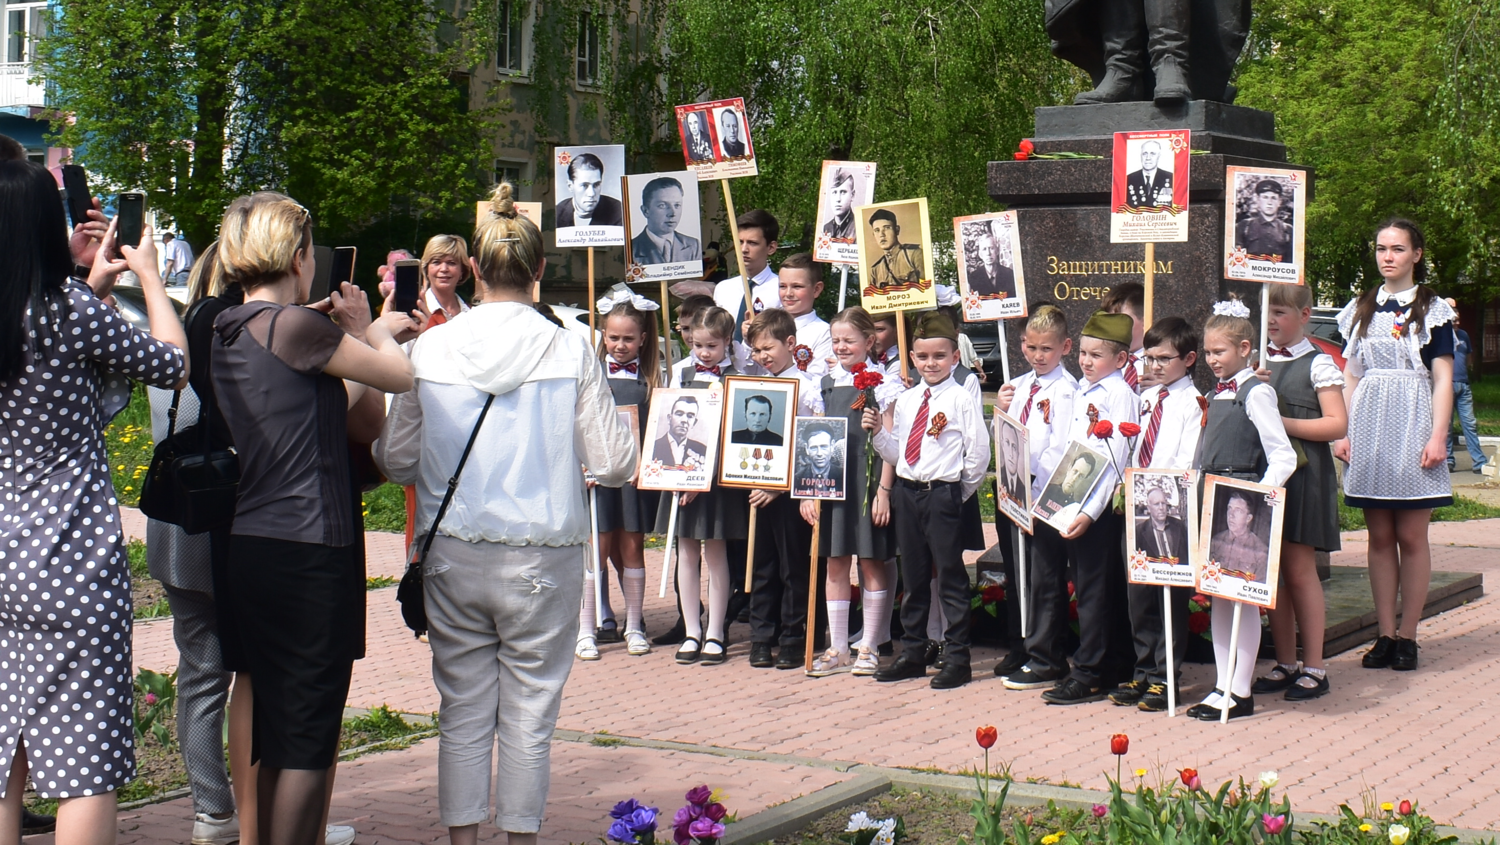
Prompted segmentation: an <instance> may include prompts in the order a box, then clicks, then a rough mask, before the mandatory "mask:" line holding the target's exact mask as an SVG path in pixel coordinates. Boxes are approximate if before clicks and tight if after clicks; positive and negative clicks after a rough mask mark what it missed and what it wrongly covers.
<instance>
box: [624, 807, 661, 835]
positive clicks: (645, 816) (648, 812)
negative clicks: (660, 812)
mask: <svg viewBox="0 0 1500 845" xmlns="http://www.w3.org/2000/svg"><path fill="white" fill-rule="evenodd" d="M620 821H621V822H623V823H624V824H625V826H626V827H629V828H630V829H631V830H632V831H634V832H635V833H655V832H656V808H655V807H640V808H638V809H637V810H636V811H635V812H633V813H631V814H630V815H628V816H626V817H625V818H623V819H620Z"/></svg>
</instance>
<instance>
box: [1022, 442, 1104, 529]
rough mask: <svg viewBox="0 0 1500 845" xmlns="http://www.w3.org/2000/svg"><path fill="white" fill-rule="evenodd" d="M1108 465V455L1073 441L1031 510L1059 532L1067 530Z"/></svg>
mask: <svg viewBox="0 0 1500 845" xmlns="http://www.w3.org/2000/svg"><path fill="white" fill-rule="evenodd" d="M1108 466H1109V456H1108V455H1106V454H1104V453H1103V452H1099V451H1096V450H1094V449H1090V448H1089V447H1088V446H1085V445H1084V444H1082V443H1080V442H1078V441H1077V440H1074V441H1073V442H1072V443H1069V444H1068V448H1067V449H1066V450H1064V451H1063V456H1062V460H1060V461H1058V462H1057V469H1055V470H1053V471H1052V477H1051V478H1048V479H1047V486H1045V487H1043V488H1042V495H1041V498H1039V499H1037V501H1036V505H1035V506H1034V507H1032V509H1031V511H1032V513H1034V514H1036V515H1037V516H1039V517H1041V518H1042V520H1044V521H1045V522H1046V523H1047V524H1048V525H1051V526H1052V527H1053V528H1056V529H1057V530H1058V531H1059V532H1061V531H1067V530H1068V528H1069V527H1070V526H1071V525H1072V524H1073V520H1074V519H1075V518H1076V517H1077V516H1078V514H1079V512H1080V511H1082V510H1083V503H1084V502H1085V501H1087V500H1088V497H1089V494H1090V493H1092V492H1093V491H1094V485H1095V484H1097V483H1099V477H1100V476H1101V475H1103V474H1104V470H1105V469H1106V468H1107V467H1108Z"/></svg>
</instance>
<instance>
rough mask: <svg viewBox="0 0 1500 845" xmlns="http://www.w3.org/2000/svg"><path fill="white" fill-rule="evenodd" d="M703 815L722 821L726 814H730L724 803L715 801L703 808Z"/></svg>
mask: <svg viewBox="0 0 1500 845" xmlns="http://www.w3.org/2000/svg"><path fill="white" fill-rule="evenodd" d="M703 815H704V816H707V817H708V818H710V819H713V820H714V821H716V822H721V821H723V820H724V817H725V816H727V815H729V810H727V809H725V808H724V805H723V804H720V803H719V802H717V801H715V802H714V803H712V804H709V805H708V806H707V807H704V808H703Z"/></svg>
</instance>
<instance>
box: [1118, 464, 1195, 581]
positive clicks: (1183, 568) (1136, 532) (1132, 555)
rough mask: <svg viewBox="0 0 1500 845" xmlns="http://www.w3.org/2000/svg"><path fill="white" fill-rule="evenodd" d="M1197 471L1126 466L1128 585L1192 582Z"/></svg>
mask: <svg viewBox="0 0 1500 845" xmlns="http://www.w3.org/2000/svg"><path fill="white" fill-rule="evenodd" d="M1197 484H1198V473H1196V472H1194V471H1191V470H1170V469H1168V470H1150V469H1137V468H1134V467H1132V468H1129V469H1127V470H1126V471H1125V513H1126V516H1127V517H1128V519H1127V522H1126V525H1125V549H1126V564H1127V567H1128V571H1127V575H1128V576H1129V579H1130V582H1131V583H1132V584H1157V585H1161V586H1168V587H1191V586H1193V583H1194V580H1193V579H1194V571H1193V565H1192V564H1193V555H1194V553H1195V549H1194V548H1193V547H1194V545H1196V543H1197V537H1198V513H1197V507H1196V505H1197V496H1196V494H1195V492H1194V491H1195V490H1196V489H1197Z"/></svg>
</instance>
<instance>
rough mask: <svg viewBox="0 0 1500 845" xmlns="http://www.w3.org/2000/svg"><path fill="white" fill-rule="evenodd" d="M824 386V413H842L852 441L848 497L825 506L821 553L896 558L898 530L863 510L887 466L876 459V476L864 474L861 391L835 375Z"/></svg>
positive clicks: (848, 449) (847, 460) (847, 468)
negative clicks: (855, 406)
mask: <svg viewBox="0 0 1500 845" xmlns="http://www.w3.org/2000/svg"><path fill="white" fill-rule="evenodd" d="M821 387H822V393H823V409H824V411H823V412H824V413H825V414H827V415H829V416H832V415H834V414H842V415H843V416H845V417H846V418H847V419H848V420H849V440H848V443H847V445H846V446H845V449H844V471H845V472H846V473H848V476H849V477H848V480H847V482H846V483H845V484H844V490H845V491H846V495H847V497H848V498H846V499H844V501H842V502H824V503H823V525H822V531H821V532H820V533H819V535H818V537H819V539H818V554H820V555H822V556H824V557H843V556H844V555H854V556H856V557H862V558H873V559H875V560H886V559H887V558H891V557H895V555H896V532H895V528H894V527H893V525H884V526H877V525H875V524H874V523H872V522H871V521H870V514H869V511H868V510H864V509H863V507H862V506H863V503H864V501H865V496H866V491H868V495H869V501H870V505H871V507H873V506H874V503H875V493H876V489H875V488H876V485H877V484H879V483H880V472H881V468H882V467H883V466H885V463H884V462H883V461H881V460H880V458H879V457H878V456H877V457H876V459H875V467H874V469H875V473H874V475H873V477H872V476H871V475H870V474H869V473H867V472H866V471H865V463H866V461H865V444H866V443H867V442H868V441H869V434H870V433H869V432H868V431H865V429H864V426H863V425H862V422H863V420H864V413H865V412H864V409H863V408H861V409H860V410H854V409H852V408H851V407H850V406H851V405H852V404H854V400H855V399H856V398H857V397H858V396H859V394H860V391H858V390H855V389H854V385H852V384H846V385H837V386H836V385H834V383H833V376H832V375H826V376H823V380H822V383H821ZM974 502H975V504H976V505H977V504H978V499H977V498H975V499H974ZM862 511H863V512H862Z"/></svg>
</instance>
